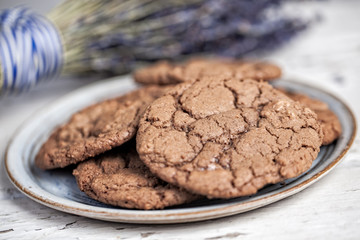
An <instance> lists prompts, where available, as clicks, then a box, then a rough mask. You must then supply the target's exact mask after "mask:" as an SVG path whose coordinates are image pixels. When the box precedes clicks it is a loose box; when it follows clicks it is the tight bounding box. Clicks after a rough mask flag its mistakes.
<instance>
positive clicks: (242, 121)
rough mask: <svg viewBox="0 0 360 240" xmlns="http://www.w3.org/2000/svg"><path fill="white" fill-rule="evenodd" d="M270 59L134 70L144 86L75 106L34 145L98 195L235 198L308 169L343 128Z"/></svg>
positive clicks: (43, 164) (155, 203)
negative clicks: (282, 82)
mask: <svg viewBox="0 0 360 240" xmlns="http://www.w3.org/2000/svg"><path fill="white" fill-rule="evenodd" d="M280 74H281V71H280V69H279V68H278V67H277V66H275V65H273V64H269V63H256V62H240V61H228V60H218V59H214V60H205V59H195V60H191V61H189V62H186V63H183V64H170V63H167V62H161V63H158V64H156V65H154V66H151V67H148V68H145V69H142V70H139V71H137V72H136V73H135V74H134V79H135V81H137V82H140V83H143V84H145V85H146V86H144V87H142V88H140V89H138V90H135V91H133V92H130V93H128V94H125V95H123V96H120V97H118V98H115V99H111V100H107V101H103V102H100V103H97V104H95V105H92V106H90V107H87V108H85V109H83V110H82V111H80V112H78V113H75V114H74V115H73V116H72V117H71V118H70V120H69V121H68V122H67V123H66V124H64V125H63V126H60V127H59V128H57V129H55V131H54V132H53V133H52V134H51V136H50V137H49V139H48V140H47V141H46V142H45V143H44V144H43V145H42V147H41V149H40V150H39V152H38V154H37V156H36V159H35V163H36V165H37V166H38V167H39V168H41V169H44V170H45V169H54V168H63V167H66V166H68V165H72V164H77V166H76V168H75V169H74V170H73V175H74V176H75V178H76V181H77V183H78V186H79V188H80V190H81V191H84V192H85V193H86V194H87V195H88V196H89V197H91V198H93V199H96V200H98V201H100V202H103V203H107V204H111V205H114V206H120V207H125V208H136V209H162V208H165V207H169V206H173V205H179V204H183V203H187V202H191V201H193V200H196V199H198V198H201V197H207V198H233V197H239V196H246V195H251V194H254V193H256V192H257V191H258V190H259V189H261V188H262V187H264V186H265V185H267V184H274V183H278V182H281V181H283V180H285V179H288V178H293V177H296V176H299V175H300V174H302V173H304V172H305V171H307V170H308V169H309V168H310V166H311V164H312V162H313V160H314V159H315V158H316V157H317V155H318V153H319V151H320V146H321V145H324V144H330V143H331V142H332V141H334V140H335V139H336V138H337V137H338V136H339V135H340V134H341V126H340V123H339V121H338V119H337V117H336V115H334V113H332V112H331V110H330V109H329V108H328V106H327V105H326V104H325V103H322V102H320V101H318V100H314V99H311V98H309V97H307V96H305V95H300V94H296V93H288V92H284V90H277V89H275V88H273V87H272V86H271V85H270V84H268V83H267V81H268V80H273V79H276V78H278V77H280Z"/></svg>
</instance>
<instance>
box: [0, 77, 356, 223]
mask: <svg viewBox="0 0 360 240" xmlns="http://www.w3.org/2000/svg"><path fill="white" fill-rule="evenodd" d="M273 84H274V85H276V86H278V87H283V88H285V89H288V90H292V91H295V92H300V93H305V94H308V95H309V96H311V97H314V98H317V99H320V100H322V101H324V102H327V103H328V104H329V106H330V107H331V109H332V110H333V111H334V112H335V113H336V114H337V116H338V117H339V118H340V122H341V125H342V128H343V134H342V135H341V137H340V138H339V139H338V140H337V141H336V142H335V143H333V144H331V145H329V146H324V147H322V148H321V151H320V154H319V156H318V158H317V159H316V160H315V161H314V163H313V165H312V167H311V169H310V170H309V171H307V172H306V173H305V174H303V175H301V176H299V177H297V178H293V179H289V180H287V181H285V182H282V183H279V184H275V185H269V186H267V187H265V188H263V189H261V190H260V191H259V192H258V193H257V194H255V195H252V196H248V197H240V198H233V199H228V200H220V199H213V200H200V201H196V202H194V203H191V204H186V205H181V206H177V207H172V208H167V209H164V210H151V211H143V210H129V209H123V208H116V207H112V206H109V205H105V204H102V203H99V202H97V201H95V200H92V199H90V198H88V197H87V196H86V195H85V194H84V193H82V192H81V191H80V190H79V189H78V187H77V185H76V181H75V178H74V177H73V176H72V174H71V171H72V169H71V168H65V169H61V170H52V171H42V170H40V169H38V168H36V167H35V166H34V157H35V155H36V153H37V151H38V150H39V148H40V146H41V144H42V143H43V142H44V141H45V140H46V139H47V137H48V136H49V134H50V132H51V131H52V130H53V129H54V128H55V127H56V126H57V125H59V124H61V123H64V122H65V121H66V120H67V119H68V118H69V117H70V115H71V114H72V113H74V112H76V111H78V110H80V109H82V108H84V107H85V106H87V105H90V104H92V103H95V102H98V101H100V100H103V99H106V98H110V97H114V96H117V95H120V94H123V93H125V92H128V91H130V90H132V89H135V88H136V87H137V86H136V84H134V83H133V82H132V80H131V78H130V77H119V78H114V79H109V80H106V81H102V82H98V83H95V84H92V85H89V86H86V87H84V88H82V89H80V90H77V91H75V92H72V93H70V94H68V95H66V96H64V97H63V98H61V99H59V100H58V101H56V102H54V103H53V104H50V105H49V106H48V107H47V108H44V109H43V110H42V111H40V112H37V113H36V114H35V115H34V116H33V117H32V118H31V119H29V120H28V121H27V122H26V123H25V124H24V125H23V126H22V127H21V128H20V129H19V130H18V131H17V133H16V134H15V136H14V137H13V139H12V141H11V142H10V143H9V146H8V149H7V153H6V160H5V167H6V171H7V173H8V176H9V179H10V181H11V182H12V183H13V184H14V185H15V186H16V187H17V188H18V189H19V190H20V191H22V192H23V193H24V194H26V195H27V196H28V197H30V198H31V199H33V200H35V201H37V202H39V203H41V204H44V205H46V206H48V207H51V208H54V209H57V210H60V211H64V212H68V213H72V214H77V215H81V216H86V217H90V218H96V219H102V220H106V221H115V222H128V223H151V224H158V223H181V222H193V221H200V220H206V219H214V218H219V217H224V216H230V215H234V214H238V213H241V212H246V211H249V210H252V209H255V208H259V207H262V206H265V205H268V204H270V203H273V202H276V201H278V200H280V199H283V198H286V197H288V196H291V195H293V194H295V193H298V192H300V191H301V190H303V189H305V188H306V187H308V186H310V185H311V184H313V183H315V182H316V181H317V180H319V179H320V178H321V177H323V176H325V175H326V174H327V173H328V172H329V171H330V170H331V169H333V168H334V167H335V166H336V165H337V164H338V163H339V162H340V160H341V159H342V158H343V157H344V155H345V154H346V152H347V150H348V149H349V147H350V146H351V144H352V142H353V140H354V137H355V132H356V122H355V119H354V115H353V114H352V112H351V110H350V109H349V108H348V107H347V106H346V105H345V104H344V103H343V102H342V101H341V100H339V99H338V98H337V97H335V96H332V95H331V94H329V93H326V92H324V91H322V90H320V89H316V88H313V87H310V86H307V85H303V84H301V83H297V82H292V81H287V80H279V81H276V82H275V83H273Z"/></svg>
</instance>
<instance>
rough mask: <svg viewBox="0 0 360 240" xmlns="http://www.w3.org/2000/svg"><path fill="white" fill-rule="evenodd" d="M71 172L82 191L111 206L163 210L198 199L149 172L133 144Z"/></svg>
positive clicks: (98, 157) (83, 164) (94, 159)
mask: <svg viewBox="0 0 360 240" xmlns="http://www.w3.org/2000/svg"><path fill="white" fill-rule="evenodd" d="M73 175H74V176H75V178H76V182H77V184H78V186H79V188H80V190H81V191H83V192H85V193H86V194H87V195H88V196H89V197H91V198H93V199H95V200H98V201H100V202H103V203H106V204H110V205H114V206H120V207H125V208H136V209H146V210H149V209H162V208H165V207H169V206H174V205H179V204H183V203H188V202H191V201H193V200H195V199H197V198H199V196H197V195H194V194H191V193H189V192H187V191H185V190H181V189H180V188H178V187H175V186H173V185H170V184H168V183H166V182H164V181H162V180H160V179H159V178H157V177H156V176H155V175H154V174H152V173H151V172H150V170H149V169H148V168H147V167H146V166H145V165H144V163H143V162H142V161H141V160H140V158H139V155H138V154H137V152H136V150H135V143H125V144H124V145H122V146H120V147H118V148H115V149H113V150H111V151H108V152H106V153H103V154H102V155H99V156H97V157H96V158H93V159H89V160H86V161H84V162H81V163H79V165H78V166H77V168H76V169H74V171H73Z"/></svg>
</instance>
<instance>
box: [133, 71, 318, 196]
mask: <svg viewBox="0 0 360 240" xmlns="http://www.w3.org/2000/svg"><path fill="white" fill-rule="evenodd" d="M321 143H322V130H321V127H320V124H319V122H318V121H317V118H316V114H315V113H314V112H313V111H311V110H310V109H309V108H305V107H304V106H302V105H301V104H300V103H297V102H294V101H292V100H291V99H289V98H288V97H287V96H285V95H284V94H282V93H281V92H279V91H277V90H275V89H274V88H273V87H272V86H270V85H269V84H267V83H265V82H258V81H254V80H250V79H246V80H239V79H235V78H227V77H223V78H219V77H217V78H211V77H207V78H203V79H201V80H197V81H195V82H192V83H183V84H180V85H178V86H177V87H176V88H175V89H174V90H172V91H170V92H168V93H167V94H166V95H164V96H162V97H161V98H158V99H157V100H155V101H154V102H153V103H152V104H150V105H149V107H148V108H147V109H146V111H145V112H144V115H143V117H142V118H141V120H140V123H139V130H138V133H137V151H138V153H139V155H140V158H141V159H142V160H143V162H144V163H145V164H146V165H147V166H148V167H149V168H150V170H151V171H152V172H153V173H155V174H156V175H157V176H158V177H160V178H161V179H163V180H165V181H167V182H169V183H172V184H175V185H178V186H180V187H183V188H185V189H187V190H188V191H190V192H193V193H197V194H202V195H206V196H207V197H208V198H231V197H237V196H244V195H250V194H254V193H256V192H257V190H258V189H260V188H262V187H264V186H265V185H267V184H271V183H277V182H280V181H282V180H284V179H288V178H292V177H296V176H298V175H300V174H301V173H303V172H305V171H306V170H308V169H309V168H310V166H311V164H312V162H313V160H314V159H315V158H316V157H317V154H318V152H319V151H320V146H321Z"/></svg>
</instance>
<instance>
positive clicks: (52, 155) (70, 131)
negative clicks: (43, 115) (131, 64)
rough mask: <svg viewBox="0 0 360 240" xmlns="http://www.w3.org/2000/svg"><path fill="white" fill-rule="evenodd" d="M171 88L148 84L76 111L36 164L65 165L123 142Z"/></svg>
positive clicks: (58, 130)
mask: <svg viewBox="0 0 360 240" xmlns="http://www.w3.org/2000/svg"><path fill="white" fill-rule="evenodd" d="M169 88H170V87H159V86H149V87H145V88H142V89H139V90H135V91H133V92H130V93H128V94H125V95H123V96H121V97H118V98H114V99H110V100H106V101H103V102H100V103H97V104H94V105H92V106H89V107H87V108H85V109H83V110H81V111H79V112H77V113H75V114H74V115H72V117H71V118H70V120H69V121H68V122H67V123H66V124H64V125H63V126H60V127H58V128H57V129H56V130H55V131H54V132H53V133H52V134H51V135H50V137H49V139H48V140H47V141H46V142H45V143H44V144H43V145H42V147H41V148H40V150H39V152H38V154H37V156H36V158H35V164H36V165H37V166H38V167H39V168H41V169H53V168H58V167H61V168H62V167H66V166H68V165H70V164H74V163H77V162H80V161H83V160H85V159H86V158H88V157H94V156H96V155H98V154H100V153H103V152H105V151H107V150H110V149H112V148H114V147H116V146H119V145H121V144H122V143H124V142H126V141H128V140H129V139H131V138H132V137H133V136H134V135H135V133H136V131H137V126H138V123H139V118H140V116H141V114H142V113H143V111H144V109H145V108H146V106H147V105H148V104H149V103H151V102H152V101H153V100H154V99H156V98H157V97H160V96H161V95H163V94H164V93H165V92H166V91H167V90H168V89H169Z"/></svg>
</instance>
